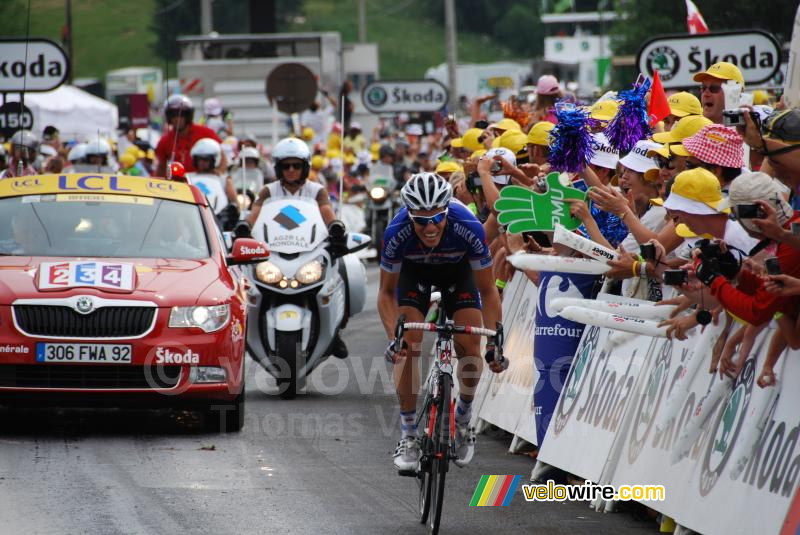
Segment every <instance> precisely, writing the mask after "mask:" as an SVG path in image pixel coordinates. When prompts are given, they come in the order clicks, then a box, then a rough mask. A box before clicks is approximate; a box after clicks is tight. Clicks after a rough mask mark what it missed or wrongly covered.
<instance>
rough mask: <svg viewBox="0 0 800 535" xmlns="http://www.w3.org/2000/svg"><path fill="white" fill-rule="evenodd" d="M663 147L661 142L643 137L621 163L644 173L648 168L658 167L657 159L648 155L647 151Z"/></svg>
mask: <svg viewBox="0 0 800 535" xmlns="http://www.w3.org/2000/svg"><path fill="white" fill-rule="evenodd" d="M659 148H661V143H656V142H655V141H651V140H649V139H642V140H641V141H638V142H637V143H636V146H634V147H633V149H631V151H630V152H629V153H628V154H627V155H626V156H625V157H624V158H622V159H621V160H620V161H619V163H621V164H622V165H624V166H625V167H627V168H628V169H630V170H632V171H636V172H637V173H644V172H645V171H647V170H648V169H653V168H656V167H658V165H656V161H655V160H654V159H652V158H648V157H647V151H649V150H655V149H659Z"/></svg>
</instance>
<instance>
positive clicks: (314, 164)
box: [311, 154, 325, 171]
mask: <svg viewBox="0 0 800 535" xmlns="http://www.w3.org/2000/svg"><path fill="white" fill-rule="evenodd" d="M323 167H325V157H324V156H322V155H321V154H315V155H314V156H312V157H311V168H312V169H316V170H317V171H319V170H320V169H322V168H323Z"/></svg>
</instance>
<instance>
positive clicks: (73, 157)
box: [67, 143, 86, 163]
mask: <svg viewBox="0 0 800 535" xmlns="http://www.w3.org/2000/svg"><path fill="white" fill-rule="evenodd" d="M85 157H86V143H78V144H77V145H75V146H74V147H72V148H71V149H70V150H69V154H68V155H67V160H69V161H70V162H72V163H83V159H84V158H85Z"/></svg>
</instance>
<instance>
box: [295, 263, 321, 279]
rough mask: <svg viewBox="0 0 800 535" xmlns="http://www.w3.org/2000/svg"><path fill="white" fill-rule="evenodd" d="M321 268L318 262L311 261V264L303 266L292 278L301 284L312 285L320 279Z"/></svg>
mask: <svg viewBox="0 0 800 535" xmlns="http://www.w3.org/2000/svg"><path fill="white" fill-rule="evenodd" d="M322 271H323V266H322V262H320V261H319V260H312V261H311V262H309V263H307V264H305V265H303V267H301V268H300V269H298V270H297V273H295V275H294V278H295V279H297V280H298V281H299V282H300V283H301V284H314V283H315V282H317V281H318V280H320V279H321V278H322Z"/></svg>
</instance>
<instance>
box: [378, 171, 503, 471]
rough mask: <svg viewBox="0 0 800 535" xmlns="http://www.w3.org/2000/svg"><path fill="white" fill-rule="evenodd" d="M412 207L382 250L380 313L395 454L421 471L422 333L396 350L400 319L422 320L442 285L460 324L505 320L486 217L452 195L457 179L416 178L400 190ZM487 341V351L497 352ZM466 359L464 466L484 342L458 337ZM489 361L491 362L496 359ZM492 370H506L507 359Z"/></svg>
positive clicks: (459, 432)
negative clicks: (389, 366)
mask: <svg viewBox="0 0 800 535" xmlns="http://www.w3.org/2000/svg"><path fill="white" fill-rule="evenodd" d="M400 195H401V197H402V199H403V203H404V204H405V207H404V208H403V209H401V210H400V211H399V212H398V213H397V215H396V216H395V217H394V219H393V220H392V222H391V223H390V225H389V227H388V228H387V229H386V233H385V234H384V239H383V245H382V247H381V256H380V265H381V275H380V288H379V290H378V312H379V314H380V316H381V320H382V321H383V326H384V328H385V329H386V333H387V335H388V337H389V340H390V344H389V347H387V349H386V353H385V356H386V358H387V360H390V361H391V362H393V363H395V364H397V366H396V367H395V369H394V379H395V386H396V388H397V397H398V399H399V401H400V424H401V431H402V436H401V439H400V442H399V443H398V444H397V449H396V450H395V453H394V466H395V467H396V468H397V469H398V470H400V471H409V470H415V469H416V467H417V462H418V461H419V455H420V446H419V442H418V439H417V438H418V437H417V428H416V424H415V420H416V407H417V392H416V389H417V388H418V385H415V383H416V382H417V378H418V377H419V368H418V367H419V356H420V345H421V341H422V333H421V332H418V331H409V332H407V333H406V335H405V340H404V343H403V349H401V350H400V351H399V352H395V350H394V329H395V324H396V323H397V318H398V317H399V316H400V315H401V314H404V315H405V317H406V321H409V322H422V321H424V320H425V315H426V313H427V312H428V307H429V305H430V293H431V286H432V285H436V286H438V287H439V288H441V289H442V303H441V305H442V306H443V307H444V309H445V310H447V312H448V317H450V318H452V319H453V320H454V321H455V322H456V323H457V324H462V325H477V326H480V325H481V320H483V324H484V325H485V326H487V327H489V328H491V327H494V326H495V325H496V323H497V322H499V321H500V319H501V317H502V311H501V305H500V296H499V294H498V292H497V287H496V286H495V283H494V281H495V278H494V276H493V275H492V257H491V256H490V254H489V246H488V244H487V243H486V235H485V233H484V231H483V226H482V225H481V223H480V221H478V219H477V218H476V217H475V216H474V215H472V212H470V211H469V209H468V208H467V207H466V206H464V205H463V204H462V203H461V202H460V201H458V200H456V199H453V198H452V195H453V191H452V187H451V186H450V184H449V183H448V182H447V181H446V180H444V179H443V178H442V177H440V176H439V175H437V174H436V173H431V172H422V173H418V174H415V175H413V176H412V177H411V178H410V179H409V180H408V182H406V183H405V184H404V185H403V188H402V189H401V190H400ZM492 346H493V344H491V343H490V344H487V346H486V348H487V349H486V352H487V356H491V357H493V356H494V353H493V351H494V348H493V347H492ZM455 349H456V356H457V358H458V359H459V363H458V369H457V376H458V382H459V387H460V388H459V396H458V401H457V404H456V409H455V410H456V416H455V420H456V421H455V423H456V453H457V456H458V458H457V459H456V460H455V463H456V465H458V466H465V465H466V464H468V463H469V462H470V461H471V460H472V457H473V455H474V453H475V430H474V428H471V427H468V426H469V421H470V416H471V412H472V400H473V397H474V394H475V390H476V388H477V386H478V381H479V379H480V375H481V370H482V367H483V359H482V358H480V357H479V356H478V355H479V353H480V339H479V338H478V337H473V336H468V335H456V336H455ZM489 360H492V359H491V358H490V359H489ZM489 368H490V369H491V370H492V371H493V372H495V373H499V372H501V371H502V370H503V367H502V365H501V364H500V363H498V362H496V361H493V360H492V361H491V362H490V364H489Z"/></svg>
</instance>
